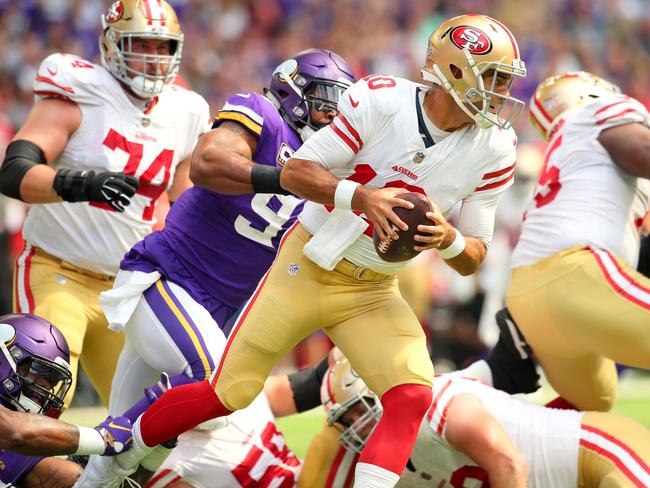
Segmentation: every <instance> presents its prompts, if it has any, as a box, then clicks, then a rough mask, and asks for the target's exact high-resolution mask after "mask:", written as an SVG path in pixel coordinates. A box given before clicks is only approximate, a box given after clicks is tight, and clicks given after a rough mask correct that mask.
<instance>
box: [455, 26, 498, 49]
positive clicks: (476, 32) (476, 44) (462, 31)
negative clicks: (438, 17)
mask: <svg viewBox="0 0 650 488" xmlns="http://www.w3.org/2000/svg"><path fill="white" fill-rule="evenodd" d="M449 36H450V37H451V42H453V43H454V44H455V45H456V46H457V47H459V48H460V49H465V48H467V49H468V50H469V52H470V53H471V54H487V53H489V52H490V51H491V50H492V41H490V38H489V37H488V36H487V35H486V34H485V32H483V31H482V30H481V29H477V28H476V27H470V26H468V25H461V26H459V27H455V28H454V29H453V30H452V31H451V33H450V34H449Z"/></svg>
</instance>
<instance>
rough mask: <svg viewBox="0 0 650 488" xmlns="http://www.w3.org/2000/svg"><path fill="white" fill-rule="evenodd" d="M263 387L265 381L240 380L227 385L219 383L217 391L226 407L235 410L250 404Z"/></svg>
mask: <svg viewBox="0 0 650 488" xmlns="http://www.w3.org/2000/svg"><path fill="white" fill-rule="evenodd" d="M263 388H264V382H260V381H256V380H239V381H232V382H230V383H229V384H228V386H227V387H220V385H217V388H216V392H217V396H218V397H219V400H221V403H223V405H224V407H226V408H227V409H228V410H231V411H233V412H234V411H235V410H241V409H242V408H246V407H247V406H248V405H250V404H251V403H252V401H253V400H255V397H257V395H259V393H260V392H261V391H262V389H263Z"/></svg>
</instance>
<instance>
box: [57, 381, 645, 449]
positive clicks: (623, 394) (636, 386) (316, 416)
mask: <svg viewBox="0 0 650 488" xmlns="http://www.w3.org/2000/svg"><path fill="white" fill-rule="evenodd" d="M551 396H552V392H550V391H548V390H546V391H543V392H542V393H541V394H539V395H537V396H536V397H535V399H534V400H535V402H536V403H543V402H545V401H547V398H550V397H551ZM614 411H615V412H619V413H622V414H624V415H627V416H629V417H632V418H633V419H635V420H637V421H639V422H641V423H642V424H643V425H645V426H646V427H648V428H650V377H648V376H645V377H638V378H630V379H624V380H623V381H621V388H620V392H619V400H618V401H617V403H616V406H615V407H614ZM105 416H106V411H105V410H104V409H103V408H101V407H93V408H73V409H70V410H68V411H67V412H65V413H64V414H63V417H62V418H63V420H67V421H68V422H74V423H78V424H82V425H89V426H90V425H95V424H97V423H98V422H100V421H101V420H103V419H104V418H105ZM277 422H278V426H279V427H280V430H281V431H282V432H283V433H284V436H285V438H286V440H287V444H288V445H289V447H290V448H291V449H293V450H294V452H295V453H296V455H297V456H298V457H300V458H302V457H304V455H305V453H306V451H307V446H308V445H309V441H310V440H311V438H312V437H313V436H314V435H315V434H316V433H317V432H318V431H319V430H320V429H321V428H322V426H323V422H324V412H323V409H321V408H316V409H313V410H310V411H309V412H305V413H302V414H299V415H292V416H290V417H285V418H281V419H278V421H277Z"/></svg>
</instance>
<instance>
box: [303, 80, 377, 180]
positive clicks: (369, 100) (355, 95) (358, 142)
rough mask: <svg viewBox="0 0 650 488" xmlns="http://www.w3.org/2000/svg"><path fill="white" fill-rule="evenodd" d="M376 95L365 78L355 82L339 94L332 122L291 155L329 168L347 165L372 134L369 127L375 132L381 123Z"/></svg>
mask: <svg viewBox="0 0 650 488" xmlns="http://www.w3.org/2000/svg"><path fill="white" fill-rule="evenodd" d="M375 98H376V97H373V96H372V94H370V93H369V90H368V85H367V83H366V82H365V81H363V80H360V81H358V82H356V83H355V84H354V85H352V86H351V87H350V88H348V89H347V90H346V91H345V92H344V93H343V94H342V95H341V99H340V100H339V104H338V108H339V113H338V115H337V116H336V117H335V118H334V121H333V122H332V123H331V124H330V125H328V126H327V127H325V128H323V129H321V130H319V131H318V132H316V134H314V135H313V136H311V137H310V138H309V139H308V140H307V141H306V142H305V143H304V144H303V145H302V146H301V147H300V149H298V151H296V153H295V154H294V157H295V158H297V159H305V160H308V161H315V162H317V163H318V164H320V165H321V166H323V167H324V168H326V169H329V170H332V169H337V168H342V167H344V166H346V165H347V164H348V163H349V162H350V160H351V159H352V158H353V157H354V156H355V155H356V154H358V153H359V152H360V151H362V150H363V147H364V144H365V142H366V141H368V140H369V139H370V138H371V137H372V135H373V134H372V132H371V128H372V131H374V130H376V127H378V126H379V125H381V120H380V119H381V117H380V115H381V114H380V113H375V112H377V108H378V104H377V100H376V99H375ZM379 108H380V107H379Z"/></svg>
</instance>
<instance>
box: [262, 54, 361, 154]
mask: <svg viewBox="0 0 650 488" xmlns="http://www.w3.org/2000/svg"><path fill="white" fill-rule="evenodd" d="M354 81H355V78H354V73H353V71H352V68H351V67H350V65H349V64H348V63H347V62H346V61H345V60H344V59H343V58H342V57H341V56H339V55H338V54H336V53H333V52H332V51H328V50H326V49H308V50H306V51H302V52H300V53H298V54H296V55H295V56H293V57H292V58H290V59H287V60H286V61H284V62H283V63H281V64H280V65H279V66H278V67H277V68H275V71H274V72H273V76H272V77H271V84H270V86H269V87H268V88H266V89H265V90H264V92H265V93H266V96H267V97H268V98H269V99H270V100H271V101H272V102H273V103H274V105H275V106H276V107H277V108H278V110H279V111H280V114H281V115H282V118H283V119H284V120H285V121H286V122H287V123H288V124H289V125H290V126H291V127H292V128H293V129H294V130H296V132H298V133H299V134H300V135H301V137H302V139H303V141H304V140H306V139H307V138H308V137H309V136H310V135H311V134H313V133H314V132H315V131H317V130H318V129H320V127H318V126H317V125H315V124H314V123H313V122H312V121H311V120H310V108H312V107H313V108H315V109H316V110H319V111H322V112H328V111H336V110H337V103H338V100H339V97H340V96H341V93H343V92H344V91H345V90H346V89H347V88H348V87H349V86H350V85H351V84H352V83H354Z"/></svg>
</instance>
